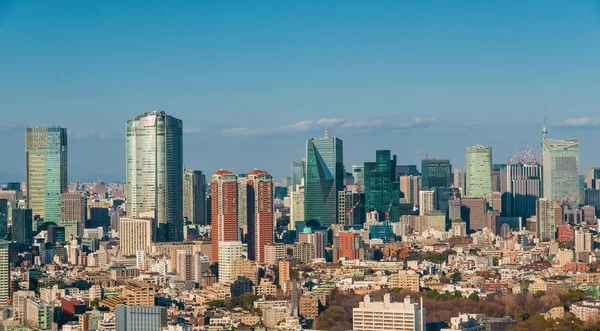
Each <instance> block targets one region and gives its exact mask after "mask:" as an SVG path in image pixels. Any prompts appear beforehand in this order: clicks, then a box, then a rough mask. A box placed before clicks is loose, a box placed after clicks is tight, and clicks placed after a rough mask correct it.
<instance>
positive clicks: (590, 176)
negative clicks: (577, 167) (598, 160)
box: [585, 167, 600, 190]
mask: <svg viewBox="0 0 600 331" xmlns="http://www.w3.org/2000/svg"><path fill="white" fill-rule="evenodd" d="M585 187H586V188H587V189H596V190H597V189H600V168H597V167H591V168H588V169H587V171H586V173H585Z"/></svg>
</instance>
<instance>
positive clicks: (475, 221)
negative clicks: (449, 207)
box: [460, 198, 486, 230]
mask: <svg viewBox="0 0 600 331" xmlns="http://www.w3.org/2000/svg"><path fill="white" fill-rule="evenodd" d="M460 203H461V212H460V214H461V218H462V219H463V220H464V221H465V222H466V223H467V227H468V228H469V230H480V229H483V228H484V226H485V221H486V214H485V212H486V200H485V199H484V198H462V199H460Z"/></svg>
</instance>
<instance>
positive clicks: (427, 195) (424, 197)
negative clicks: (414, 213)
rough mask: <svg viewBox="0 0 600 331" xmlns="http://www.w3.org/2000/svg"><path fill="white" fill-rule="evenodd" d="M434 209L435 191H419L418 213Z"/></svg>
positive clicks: (421, 213)
mask: <svg viewBox="0 0 600 331" xmlns="http://www.w3.org/2000/svg"><path fill="white" fill-rule="evenodd" d="M434 210H435V191H434V190H428V191H419V215H425V214H427V213H429V212H432V211H434Z"/></svg>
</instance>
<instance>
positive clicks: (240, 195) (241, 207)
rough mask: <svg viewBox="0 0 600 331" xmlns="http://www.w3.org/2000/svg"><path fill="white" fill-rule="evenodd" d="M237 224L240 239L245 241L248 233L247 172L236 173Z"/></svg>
mask: <svg viewBox="0 0 600 331" xmlns="http://www.w3.org/2000/svg"><path fill="white" fill-rule="evenodd" d="M237 226H238V228H239V231H240V234H241V241H243V242H246V235H247V234H248V174H238V175H237Z"/></svg>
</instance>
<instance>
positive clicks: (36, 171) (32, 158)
mask: <svg viewBox="0 0 600 331" xmlns="http://www.w3.org/2000/svg"><path fill="white" fill-rule="evenodd" d="M25 153H26V162H27V164H26V167H27V208H29V209H31V210H32V211H33V215H39V216H40V217H41V218H43V219H44V222H52V223H55V224H58V222H59V220H60V194H61V193H63V192H66V190H67V186H68V183H67V129H65V128H61V127H58V126H48V127H35V128H27V132H26V152H25Z"/></svg>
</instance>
